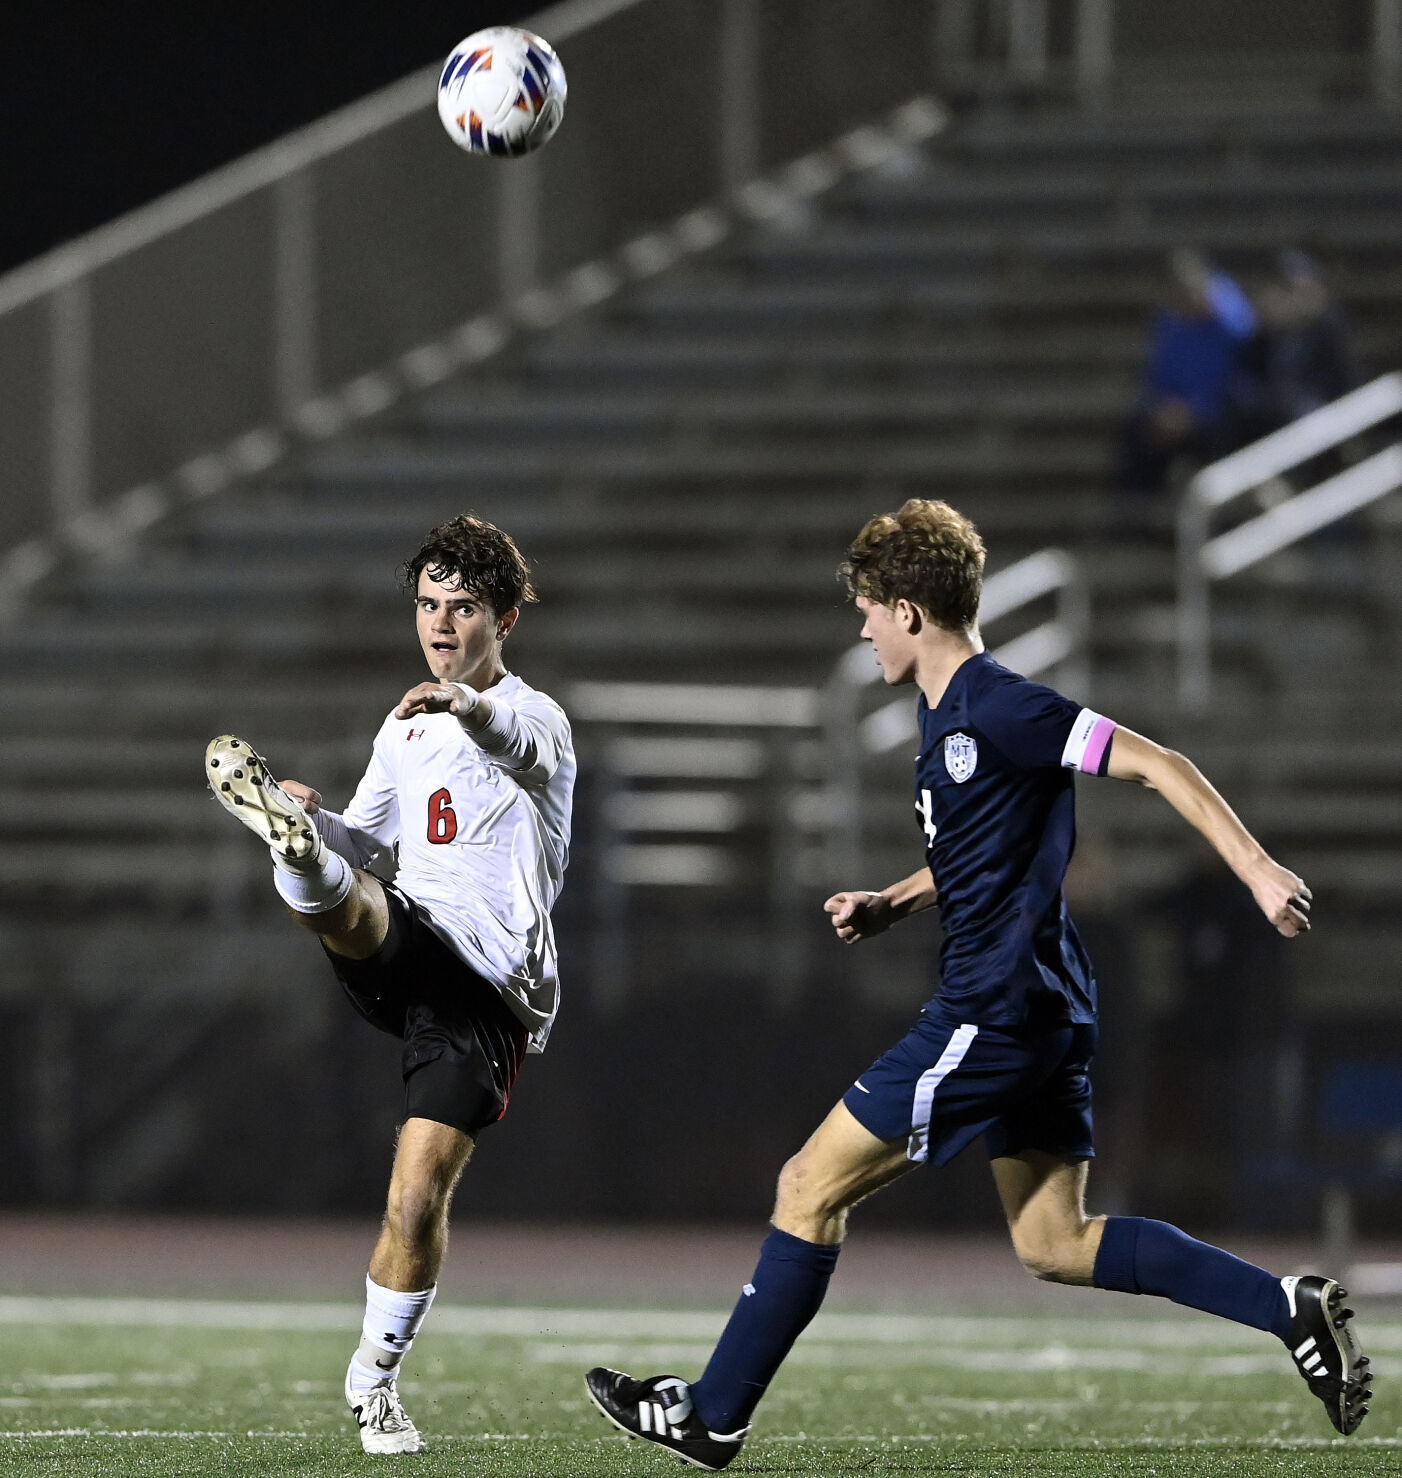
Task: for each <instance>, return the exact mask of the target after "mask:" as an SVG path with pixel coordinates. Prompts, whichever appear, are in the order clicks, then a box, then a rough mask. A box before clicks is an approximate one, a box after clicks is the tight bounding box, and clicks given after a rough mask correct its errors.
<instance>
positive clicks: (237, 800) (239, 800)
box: [234, 795, 243, 806]
mask: <svg viewBox="0 0 1402 1478" xmlns="http://www.w3.org/2000/svg"><path fill="white" fill-rule="evenodd" d="M234 804H235V805H236V806H241V805H243V797H242V796H241V795H236V796H235V797H234Z"/></svg>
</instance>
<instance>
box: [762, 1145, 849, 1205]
mask: <svg viewBox="0 0 1402 1478" xmlns="http://www.w3.org/2000/svg"><path fill="white" fill-rule="evenodd" d="M837 1209H838V1207H837V1206H836V1204H835V1203H834V1201H833V1198H832V1197H831V1196H830V1195H828V1194H825V1192H824V1188H823V1186H822V1183H821V1182H820V1181H819V1180H818V1178H817V1177H816V1176H814V1174H813V1171H812V1167H811V1166H810V1165H809V1164H808V1163H807V1161H806V1160H805V1159H804V1157H803V1155H802V1154H801V1153H800V1154H797V1155H795V1156H794V1157H793V1158H792V1159H791V1160H789V1161H787V1162H786V1163H785V1165H784V1168H783V1169H782V1170H781V1171H780V1172H779V1185H778V1189H777V1191H776V1193H775V1197H774V1211H775V1215H776V1217H788V1218H793V1217H800V1218H804V1217H825V1216H831V1215H832V1214H833V1213H834V1212H835V1211H836V1210H837Z"/></svg>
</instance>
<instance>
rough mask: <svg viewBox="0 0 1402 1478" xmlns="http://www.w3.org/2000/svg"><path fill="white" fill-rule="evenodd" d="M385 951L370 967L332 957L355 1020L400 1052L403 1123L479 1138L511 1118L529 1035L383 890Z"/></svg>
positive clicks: (399, 897)
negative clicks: (424, 1123)
mask: <svg viewBox="0 0 1402 1478" xmlns="http://www.w3.org/2000/svg"><path fill="white" fill-rule="evenodd" d="M381 886H382V887H383V888H384V890H385V899H386V901H387V903H388V905H389V927H388V930H387V932H386V934H385V942H384V943H383V944H382V945H381V946H380V948H379V949H378V950H376V952H375V953H374V954H373V955H371V956H370V957H369V958H368V959H364V960H348V959H346V958H345V957H344V956H343V955H337V954H334V953H333V952H332V951H331V950H329V949H328V950H327V951H326V955H327V958H328V959H329V960H330V961H331V968H332V969H333V970H334V971H335V973H336V978H337V979H338V980H339V981H340V982H341V985H342V987H343V988H344V990H345V993H346V997H347V999H348V1000H349V1001H350V1003H351V1005H352V1006H353V1007H354V1008H355V1010H356V1011H357V1012H358V1013H359V1014H360V1015H361V1016H363V1017H364V1018H365V1020H366V1021H368V1022H369V1023H370V1024H371V1025H372V1026H375V1027H378V1028H379V1029H380V1030H381V1031H384V1032H388V1033H389V1034H390V1035H391V1036H395V1037H399V1038H401V1039H402V1041H403V1043H404V1054H403V1059H402V1071H403V1075H404V1116H405V1118H409V1119H431V1120H433V1121H434V1122H435V1123H439V1124H447V1125H448V1126H449V1127H451V1128H454V1129H460V1130H461V1131H462V1132H463V1133H464V1134H471V1135H474V1136H475V1135H476V1134H477V1133H478V1132H479V1131H480V1130H481V1129H483V1128H485V1127H486V1126H487V1125H488V1124H493V1123H495V1122H496V1121H497V1120H498V1119H500V1118H501V1116H502V1115H503V1114H504V1113H505V1112H506V1105H507V1102H508V1101H509V1099H510V1097H511V1089H512V1086H513V1084H514V1083H515V1081H516V1074H517V1073H518V1072H519V1071H520V1070H521V1062H522V1060H523V1059H524V1057H525V1055H526V1043H527V1040H528V1032H527V1030H526V1027H525V1025H524V1024H523V1023H522V1022H521V1021H519V1020H518V1019H517V1018H516V1016H515V1015H514V1013H513V1012H512V1011H511V1009H510V1007H509V1006H507V1004H506V1002H505V1001H503V1000H502V998H501V993H500V992H499V991H498V990H497V989H496V987H495V986H493V985H492V983H491V982H490V981H488V980H484V979H483V978H482V977H481V976H480V975H478V974H477V972H476V971H475V970H473V969H471V968H470V967H469V966H468V965H466V964H465V963H464V962H463V961H462V960H461V959H459V958H458V956H457V955H456V954H454V953H453V951H452V950H451V949H450V948H449V947H448V946H447V945H446V944H445V943H444V942H443V940H442V939H441V938H439V936H438V935H437V934H436V933H435V932H434V931H433V929H432V928H430V927H429V925H428V923H427V922H426V921H425V919H424V917H423V915H422V913H421V912H420V910H419V908H418V906H417V905H416V904H415V903H414V900H413V899H412V898H409V897H408V896H407V895H406V894H404V893H402V892H400V890H399V889H398V888H396V887H395V886H394V885H393V884H392V883H383V882H382V883H381Z"/></svg>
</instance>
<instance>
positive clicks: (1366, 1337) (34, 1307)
mask: <svg viewBox="0 0 1402 1478" xmlns="http://www.w3.org/2000/svg"><path fill="white" fill-rule="evenodd" d="M364 1312H365V1311H364V1308H363V1306H362V1305H360V1304H358V1303H357V1304H351V1303H287V1302H273V1301H269V1302H266V1303H264V1302H261V1301H252V1300H250V1301H245V1302H233V1301H229V1300H213V1299H137V1298H30V1297H15V1296H11V1297H0V1325H4V1324H30V1325H45V1326H52V1325H70V1324H71V1325H89V1326H94V1327H112V1326H119V1327H129V1328H135V1329H142V1328H162V1329H224V1330H266V1331H275V1332H279V1333H322V1332H335V1333H344V1332H345V1331H346V1330H351V1331H354V1330H355V1329H358V1328H359V1326H360V1322H361V1319H362V1318H363V1316H364ZM725 1318H726V1315H725V1313H724V1312H689V1311H674V1310H666V1309H545V1308H524V1307H515V1306H507V1307H485V1306H484V1307H481V1308H478V1307H473V1306H471V1305H462V1304H459V1305H445V1304H435V1305H434V1308H433V1313H432V1315H431V1316H430V1321H429V1326H428V1327H429V1328H430V1329H432V1330H434V1331H436V1332H438V1333H440V1334H452V1335H466V1336H471V1337H477V1338H482V1337H490V1336H500V1337H505V1338H513V1339H535V1340H539V1339H541V1338H551V1337H555V1338H562V1339H591V1338H592V1339H599V1338H600V1337H602V1338H604V1339H614V1340H654V1341H658V1340H661V1341H687V1340H696V1341H698V1342H711V1341H714V1340H715V1338H716V1336H717V1335H718V1334H719V1333H720V1331H721V1329H722V1327H723V1326H724V1323H725ZM1359 1328H1360V1332H1361V1335H1362V1338H1363V1342H1364V1345H1365V1347H1366V1348H1367V1349H1369V1350H1370V1351H1371V1350H1388V1351H1402V1322H1399V1321H1396V1320H1392V1321H1387V1322H1383V1321H1380V1320H1370V1319H1368V1318H1366V1316H1365V1317H1364V1318H1362V1319H1360V1321H1359ZM807 1339H808V1340H817V1341H820V1342H824V1343H828V1344H890V1345H908V1344H915V1343H924V1344H945V1345H967V1344H978V1345H983V1346H993V1345H1011V1346H1025V1345H1026V1344H1027V1343H1028V1341H1029V1340H1038V1339H1044V1340H1046V1341H1047V1343H1048V1344H1056V1345H1075V1344H1078V1343H1087V1344H1091V1345H1095V1346H1106V1345H1115V1344H1121V1343H1122V1344H1125V1345H1128V1346H1131V1347H1145V1346H1152V1347H1153V1348H1154V1349H1156V1350H1162V1349H1165V1348H1175V1349H1183V1350H1194V1349H1202V1350H1216V1351H1223V1350H1230V1351H1240V1352H1242V1353H1249V1352H1259V1351H1260V1350H1261V1349H1262V1347H1263V1346H1262V1342H1263V1341H1265V1342H1266V1343H1265V1348H1267V1349H1270V1348H1272V1347H1271V1345H1270V1340H1269V1336H1268V1335H1263V1334H1258V1333H1256V1332H1255V1331H1253V1330H1249V1329H1242V1328H1240V1327H1239V1326H1233V1325H1231V1324H1229V1323H1227V1322H1226V1321H1224V1320H1221V1319H1213V1318H1211V1317H1210V1316H1208V1315H1202V1316H1201V1317H1192V1316H1182V1317H1176V1318H1167V1319H1165V1318H1153V1317H1147V1318H1142V1319H1121V1318H1106V1319H1087V1318H1067V1319H1057V1318H1054V1317H1051V1318H1048V1317H1041V1316H1039V1317H1035V1318H1023V1319H1019V1318H1009V1317H1006V1316H997V1317H993V1318H988V1319H980V1318H974V1317H968V1316H963V1315H948V1316H946V1315H939V1314H935V1315H912V1314H846V1313H825V1314H819V1316H818V1318H817V1319H816V1320H815V1321H814V1323H813V1326H812V1330H811V1332H810V1334H809V1335H808V1336H807Z"/></svg>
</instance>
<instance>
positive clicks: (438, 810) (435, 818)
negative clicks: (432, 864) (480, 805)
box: [428, 790, 458, 846]
mask: <svg viewBox="0 0 1402 1478" xmlns="http://www.w3.org/2000/svg"><path fill="white" fill-rule="evenodd" d="M452 802H453V796H452V792H451V791H447V790H435V791H434V792H433V794H432V795H431V796H429V798H428V839H429V841H431V842H435V843H437V844H439V845H440V846H441V845H442V844H443V843H444V842H451V841H452V840H453V838H454V837H455V836H457V834H458V818H457V816H456V814H455V813H454V811H453V804H452Z"/></svg>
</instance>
